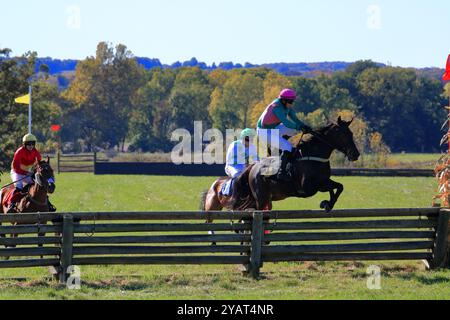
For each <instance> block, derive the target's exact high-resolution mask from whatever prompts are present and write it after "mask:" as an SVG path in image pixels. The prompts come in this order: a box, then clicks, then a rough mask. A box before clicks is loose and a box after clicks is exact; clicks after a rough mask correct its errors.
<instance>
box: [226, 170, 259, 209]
mask: <svg viewBox="0 0 450 320" xmlns="http://www.w3.org/2000/svg"><path fill="white" fill-rule="evenodd" d="M252 168H253V166H249V167H247V168H246V169H245V170H244V171H243V172H242V173H241V174H240V175H239V176H238V177H237V178H236V180H235V181H234V183H233V196H232V198H231V201H230V203H231V207H232V209H233V210H245V209H248V207H249V206H250V205H251V204H252V203H253V200H254V199H253V196H252V192H251V189H250V183H249V181H248V180H249V176H250V171H251V169H252Z"/></svg>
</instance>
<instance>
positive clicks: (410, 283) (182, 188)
mask: <svg viewBox="0 0 450 320" xmlns="http://www.w3.org/2000/svg"><path fill="white" fill-rule="evenodd" d="M7 178H8V177H6V175H4V176H3V177H2V185H3V184H5V183H7V182H8V179H7ZM56 179H57V190H56V193H55V194H54V195H53V196H52V201H53V202H54V204H55V205H56V206H57V207H58V210H59V211H170V210H198V205H199V194H200V192H201V191H202V190H204V189H207V188H208V187H209V186H210V185H211V183H212V182H213V180H214V179H212V178H185V177H170V178H168V177H148V176H94V175H92V174H62V175H58V176H57V177H56ZM336 180H337V181H339V182H342V183H343V184H344V186H345V191H344V194H343V195H342V197H341V198H340V200H339V202H338V204H337V207H336V209H343V208H382V207H429V206H430V204H431V199H432V196H433V195H434V193H435V189H436V181H435V179H433V178H356V177H352V178H336ZM327 197H328V195H327V194H320V195H318V196H316V197H314V198H312V199H306V200H305V199H290V200H286V201H284V202H280V203H276V205H275V209H281V210H283V209H298V210H300V209H318V205H319V203H320V201H321V200H324V199H327ZM369 265H371V263H370V262H364V263H354V262H349V263H345V262H340V263H334V262H330V263H278V264H265V265H264V267H263V269H262V279H261V280H259V281H256V280H252V279H250V278H246V277H243V276H242V275H241V273H240V272H239V267H238V266H89V267H82V268H81V277H82V287H81V290H68V289H66V288H65V287H63V286H60V285H59V284H57V283H56V282H53V281H51V280H50V278H49V276H48V273H47V270H46V269H45V268H33V269H2V270H0V299H448V298H449V297H450V294H449V293H450V290H449V284H450V270H443V271H426V270H425V269H424V266H423V264H422V263H420V262H385V263H377V265H380V266H381V268H382V280H381V286H382V289H381V290H369V289H367V286H366V283H367V276H366V269H367V267H368V266H369Z"/></svg>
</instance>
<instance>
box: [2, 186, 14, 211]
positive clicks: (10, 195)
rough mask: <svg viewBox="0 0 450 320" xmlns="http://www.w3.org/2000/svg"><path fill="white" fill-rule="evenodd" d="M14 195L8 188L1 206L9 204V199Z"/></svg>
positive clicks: (12, 189) (11, 189)
mask: <svg viewBox="0 0 450 320" xmlns="http://www.w3.org/2000/svg"><path fill="white" fill-rule="evenodd" d="M13 193H14V188H8V191H7V192H6V194H5V196H4V197H3V201H2V205H3V206H5V207H7V206H9V204H10V203H11V198H12V195H13Z"/></svg>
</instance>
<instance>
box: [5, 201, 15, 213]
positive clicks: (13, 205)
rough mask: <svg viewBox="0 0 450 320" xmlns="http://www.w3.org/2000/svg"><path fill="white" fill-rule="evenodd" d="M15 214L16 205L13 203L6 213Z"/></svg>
mask: <svg viewBox="0 0 450 320" xmlns="http://www.w3.org/2000/svg"><path fill="white" fill-rule="evenodd" d="M15 212H16V203H15V202H11V203H10V204H9V206H8V210H7V211H6V213H15Z"/></svg>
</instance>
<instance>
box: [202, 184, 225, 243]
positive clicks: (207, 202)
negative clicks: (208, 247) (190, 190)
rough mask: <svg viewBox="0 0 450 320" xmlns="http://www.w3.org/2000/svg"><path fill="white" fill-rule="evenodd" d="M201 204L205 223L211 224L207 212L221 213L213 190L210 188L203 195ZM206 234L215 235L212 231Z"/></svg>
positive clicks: (211, 221)
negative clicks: (204, 213) (204, 214)
mask: <svg viewBox="0 0 450 320" xmlns="http://www.w3.org/2000/svg"><path fill="white" fill-rule="evenodd" d="M203 204H204V205H203V211H205V212H206V223H213V219H212V218H211V216H210V215H208V211H221V210H222V209H223V206H222V204H221V203H220V199H219V196H218V195H217V193H216V192H215V190H214V188H211V189H210V190H209V191H208V192H207V193H206V194H204V201H203ZM208 234H209V235H212V236H213V235H214V234H215V233H214V231H209V232H208ZM211 244H212V245H216V243H215V242H212V243H211Z"/></svg>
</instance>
